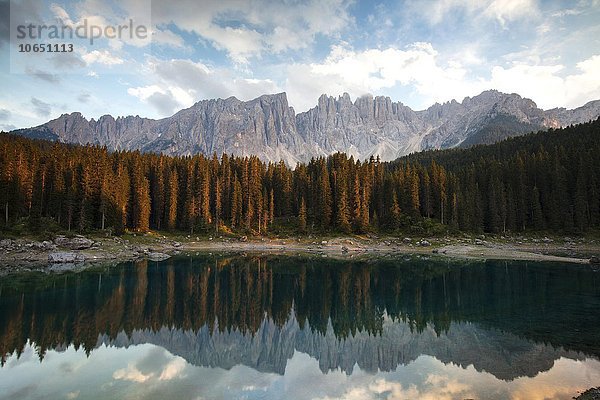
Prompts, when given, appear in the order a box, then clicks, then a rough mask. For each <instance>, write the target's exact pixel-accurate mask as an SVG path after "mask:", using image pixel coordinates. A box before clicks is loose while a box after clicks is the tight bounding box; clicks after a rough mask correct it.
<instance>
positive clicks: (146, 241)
mask: <svg viewBox="0 0 600 400" xmlns="http://www.w3.org/2000/svg"><path fill="white" fill-rule="evenodd" d="M182 252H262V253H296V254H313V255H323V256H329V257H336V258H355V257H378V256H383V255H386V256H389V255H394V254H398V255H400V254H437V255H438V256H446V257H454V258H468V259H505V260H528V261H557V262H569V263H579V264H585V263H592V264H596V263H598V261H599V260H598V257H597V255H598V254H600V242H598V241H596V240H594V239H583V238H579V239H573V238H570V237H563V238H553V239H552V238H548V237H543V238H525V237H515V238H506V237H495V238H486V237H485V236H483V235H480V236H477V237H469V236H466V235H465V236H463V237H443V238H409V237H404V238H399V237H378V236H375V235H366V236H352V237H335V238H325V237H316V236H308V237H302V238H267V237H255V238H248V237H246V236H241V237H223V236H219V237H204V238H200V237H191V236H189V235H188V236H175V237H166V236H162V235H158V234H146V235H125V236H124V237H116V236H111V237H100V236H81V235H75V236H71V237H67V236H64V235H57V236H55V237H53V238H52V240H45V241H37V240H33V239H29V238H19V239H1V240H0V274H6V273H10V272H13V271H20V270H30V269H36V270H46V271H62V270H69V269H78V268H82V267H85V266H87V265H93V264H98V263H117V262H124V261H131V260H137V259H143V258H145V259H149V260H153V261H161V260H164V259H167V258H169V257H171V256H173V255H176V254H180V253H182Z"/></svg>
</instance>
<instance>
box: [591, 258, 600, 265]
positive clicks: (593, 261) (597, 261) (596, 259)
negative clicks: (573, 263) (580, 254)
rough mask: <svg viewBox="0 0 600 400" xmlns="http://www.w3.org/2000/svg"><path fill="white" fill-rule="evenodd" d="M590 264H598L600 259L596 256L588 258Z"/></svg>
mask: <svg viewBox="0 0 600 400" xmlns="http://www.w3.org/2000/svg"><path fill="white" fill-rule="evenodd" d="M590 264H600V257H598V256H592V257H590Z"/></svg>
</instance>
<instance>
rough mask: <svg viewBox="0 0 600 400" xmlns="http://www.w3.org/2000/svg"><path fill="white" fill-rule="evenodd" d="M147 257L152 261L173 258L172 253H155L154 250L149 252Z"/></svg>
mask: <svg viewBox="0 0 600 400" xmlns="http://www.w3.org/2000/svg"><path fill="white" fill-rule="evenodd" d="M147 257H148V259H149V260H150V261H164V260H166V259H168V258H171V256H170V255H168V254H165V253H154V252H150V253H148V254H147Z"/></svg>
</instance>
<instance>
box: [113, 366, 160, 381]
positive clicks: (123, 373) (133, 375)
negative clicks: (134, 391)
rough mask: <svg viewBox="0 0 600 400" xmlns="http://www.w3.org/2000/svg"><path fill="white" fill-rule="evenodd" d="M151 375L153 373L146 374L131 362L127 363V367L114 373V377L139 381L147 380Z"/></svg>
mask: <svg viewBox="0 0 600 400" xmlns="http://www.w3.org/2000/svg"><path fill="white" fill-rule="evenodd" d="M151 377H152V374H150V375H144V374H142V373H141V372H140V370H138V369H137V368H136V367H135V366H133V365H131V364H129V365H127V368H121V369H118V370H116V371H115V372H114V373H113V379H117V380H122V381H129V382H137V383H143V382H146V381H147V380H148V379H150V378H151Z"/></svg>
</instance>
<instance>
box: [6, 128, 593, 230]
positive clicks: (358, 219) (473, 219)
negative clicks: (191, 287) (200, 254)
mask: <svg viewBox="0 0 600 400" xmlns="http://www.w3.org/2000/svg"><path fill="white" fill-rule="evenodd" d="M599 154H600V120H596V121H593V122H590V123H585V124H581V125H577V126H571V127H567V128H563V129H551V130H549V131H545V132H538V133H532V134H529V135H526V136H521V137H516V138H512V139H508V140H505V141H503V142H500V143H497V144H494V145H489V146H476V147H472V148H469V149H452V150H432V151H426V152H421V153H415V154H412V155H409V156H406V157H402V158H400V159H397V160H395V161H393V162H380V161H379V160H378V158H375V157H371V158H370V159H369V160H360V161H359V160H355V159H353V158H352V157H348V156H347V155H345V154H343V153H337V154H333V155H331V156H328V157H321V158H318V159H312V160H311V161H310V162H308V163H307V164H298V165H296V166H294V167H290V166H288V165H286V164H284V163H283V162H280V163H265V162H263V161H261V160H260V159H259V158H258V157H255V156H250V157H234V156H229V155H226V154H224V155H222V156H221V157H217V155H213V156H212V157H207V156H203V155H195V156H191V157H190V156H187V157H170V156H165V155H160V154H152V153H140V152H137V151H135V152H129V151H127V152H125V151H124V152H109V151H107V150H106V148H103V147H98V146H92V145H87V146H74V145H68V144H62V143H56V142H48V141H42V140H31V139H25V138H21V137H17V136H13V135H9V134H2V135H0V204H1V210H2V214H1V218H0V229H2V230H10V229H15V227H17V226H22V227H26V228H27V229H28V230H30V231H32V232H35V231H39V230H44V229H50V228H54V229H57V230H67V231H75V232H89V231H94V230H99V229H105V230H106V229H109V230H111V231H112V232H113V233H115V234H120V233H123V232H125V231H132V232H146V231H148V230H158V231H176V232H187V233H188V234H201V233H207V234H209V233H210V234H212V233H213V232H214V233H219V232H222V233H227V232H229V233H231V232H244V233H249V234H259V235H262V234H269V233H270V232H277V231H279V230H280V229H288V230H289V231H293V232H296V233H310V232H319V233H323V232H332V233H367V232H380V231H385V232H395V231H411V232H432V231H434V232H436V231H439V232H446V231H450V232H452V231H469V232H491V233H502V232H507V231H510V232H521V231H557V232H585V231H588V230H590V229H595V228H596V229H597V228H598V227H599V226H600V163H599V162H598V159H599V158H598V157H599V156H598V155H599Z"/></svg>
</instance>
